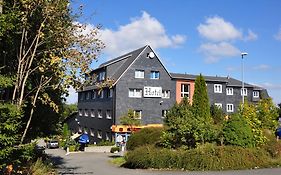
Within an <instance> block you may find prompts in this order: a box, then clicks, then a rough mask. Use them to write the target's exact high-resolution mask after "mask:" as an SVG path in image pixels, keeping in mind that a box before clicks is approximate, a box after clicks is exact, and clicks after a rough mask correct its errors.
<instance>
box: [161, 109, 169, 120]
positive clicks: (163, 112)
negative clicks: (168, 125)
mask: <svg viewBox="0 0 281 175" xmlns="http://www.w3.org/2000/svg"><path fill="white" fill-rule="evenodd" d="M167 113H168V110H162V118H166V116H167Z"/></svg>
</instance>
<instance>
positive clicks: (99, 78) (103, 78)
mask: <svg viewBox="0 0 281 175" xmlns="http://www.w3.org/2000/svg"><path fill="white" fill-rule="evenodd" d="M98 80H99V81H103V80H105V72H100V73H99V76H98Z"/></svg>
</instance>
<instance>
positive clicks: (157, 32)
mask: <svg viewBox="0 0 281 175" xmlns="http://www.w3.org/2000/svg"><path fill="white" fill-rule="evenodd" d="M71 5H72V6H73V7H78V6H80V5H82V6H83V8H84V17H83V18H81V19H80V21H79V22H80V23H85V24H87V27H89V28H91V27H93V26H96V25H98V24H101V25H102V29H101V30H100V37H101V39H102V40H103V41H104V43H105V44H106V48H105V49H104V50H103V51H102V55H101V56H100V58H99V60H98V62H95V64H94V65H93V68H95V67H97V66H98V65H99V64H101V63H102V62H104V61H107V60H109V59H112V58H114V57H117V56H120V55H121V54H124V53H126V52H128V51H132V50H134V49H137V48H140V47H142V46H144V45H147V44H148V45H151V46H152V48H153V49H154V50H155V52H156V53H157V55H158V56H159V57H160V59H161V60H162V62H163V63H164V65H165V66H166V68H167V69H168V70H169V71H170V72H176V73H189V74H199V73H202V74H203V75H212V76H215V75H218V76H227V75H230V76H231V77H234V78H237V79H240V80H241V55H240V53H241V52H247V53H248V55H247V56H246V57H245V59H244V65H245V68H244V72H245V76H244V79H245V81H246V82H248V83H251V84H256V85H259V86H262V87H264V88H267V89H268V92H269V95H270V96H271V97H272V98H273V100H274V102H275V103H280V102H281V78H280V77H279V76H280V75H281V58H280V56H281V18H280V17H281V10H280V8H281V1H280V0H256V1H245V0H229V1H225V0H212V1H208V0H188V1H182V0H174V1H160V0H134V1H129V0H121V1H114V0H110V1H109V0H108V1H107V0H80V1H74V2H72V4H71ZM73 92H74V91H73V90H71V94H70V96H69V98H68V102H69V103H73V102H75V101H77V94H75V93H73Z"/></svg>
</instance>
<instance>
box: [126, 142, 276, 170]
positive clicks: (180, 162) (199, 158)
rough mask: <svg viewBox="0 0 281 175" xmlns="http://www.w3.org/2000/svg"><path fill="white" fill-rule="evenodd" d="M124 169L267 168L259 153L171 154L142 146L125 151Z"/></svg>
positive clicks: (230, 149)
mask: <svg viewBox="0 0 281 175" xmlns="http://www.w3.org/2000/svg"><path fill="white" fill-rule="evenodd" d="M125 159H126V164H125V166H126V167H130V168H157V169H167V168H169V169H185V170H227V169H248V168H255V167H267V166H269V165H270V162H271V161H270V160H271V159H270V157H269V155H268V153H267V152H266V151H264V150H262V149H252V148H242V147H235V146H220V147H218V146H205V147H200V148H196V149H191V150H187V151H185V150H171V149H161V148H155V147H154V146H143V147H139V148H136V149H135V150H133V151H129V152H128V153H127V155H126V157H125Z"/></svg>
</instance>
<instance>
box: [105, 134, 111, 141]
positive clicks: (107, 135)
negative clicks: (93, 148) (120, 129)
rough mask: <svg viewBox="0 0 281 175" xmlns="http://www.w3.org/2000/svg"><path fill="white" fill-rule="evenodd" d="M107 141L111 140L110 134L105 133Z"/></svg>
mask: <svg viewBox="0 0 281 175" xmlns="http://www.w3.org/2000/svg"><path fill="white" fill-rule="evenodd" d="M105 140H110V133H109V132H106V133H105Z"/></svg>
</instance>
